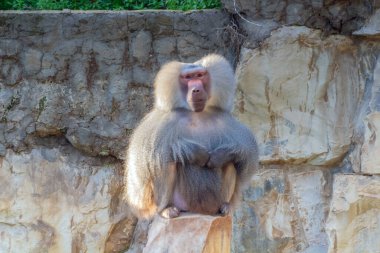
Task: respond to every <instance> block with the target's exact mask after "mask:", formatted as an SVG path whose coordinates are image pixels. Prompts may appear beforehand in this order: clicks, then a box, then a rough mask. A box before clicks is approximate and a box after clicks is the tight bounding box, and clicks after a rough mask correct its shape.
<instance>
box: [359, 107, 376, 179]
mask: <svg viewBox="0 0 380 253" xmlns="http://www.w3.org/2000/svg"><path fill="white" fill-rule="evenodd" d="M364 139H365V142H364V144H363V146H362V149H361V151H362V155H361V172H362V173H365V174H380V112H373V113H371V114H369V115H368V116H367V118H366V119H365V135H364Z"/></svg>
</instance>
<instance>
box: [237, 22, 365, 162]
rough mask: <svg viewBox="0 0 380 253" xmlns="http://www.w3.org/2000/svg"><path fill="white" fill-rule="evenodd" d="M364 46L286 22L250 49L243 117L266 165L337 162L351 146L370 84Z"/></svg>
mask: <svg viewBox="0 0 380 253" xmlns="http://www.w3.org/2000/svg"><path fill="white" fill-rule="evenodd" d="M358 64H359V55H358V49H357V47H356V46H355V45H354V44H353V42H352V41H351V40H350V39H348V38H346V37H343V36H331V37H328V38H326V39H321V34H320V32H318V31H315V30H310V29H307V28H302V27H300V28H296V27H289V28H282V29H279V30H277V31H275V32H273V33H272V35H271V37H270V39H268V40H266V41H265V42H264V44H263V45H262V46H261V47H260V48H257V49H254V50H251V51H249V50H247V51H243V53H242V59H241V63H240V67H239V70H238V71H237V76H238V85H239V88H238V89H239V94H238V99H237V108H236V114H237V116H238V117H239V118H240V119H241V120H242V121H243V122H245V123H246V124H248V125H249V126H251V128H252V129H253V131H254V132H255V134H256V137H257V139H258V142H259V143H260V147H261V150H260V151H261V153H260V154H261V161H262V162H263V163H274V162H275V163H279V162H281V163H290V164H302V163H307V164H311V165H333V164H334V163H336V162H339V161H341V160H342V158H343V157H344V156H345V155H346V153H347V151H348V150H349V148H350V144H351V138H352V135H353V130H354V129H353V122H354V119H355V115H356V111H357V110H358V108H357V105H358V104H359V102H360V100H361V97H362V94H363V90H364V82H363V78H362V76H361V74H360V72H358V71H356V69H357V66H358Z"/></svg>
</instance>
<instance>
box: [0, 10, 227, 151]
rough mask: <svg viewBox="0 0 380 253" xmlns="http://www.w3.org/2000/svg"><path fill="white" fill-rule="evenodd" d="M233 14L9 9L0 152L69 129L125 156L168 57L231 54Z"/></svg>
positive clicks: (1, 70) (4, 22)
mask: <svg viewBox="0 0 380 253" xmlns="http://www.w3.org/2000/svg"><path fill="white" fill-rule="evenodd" d="M205 20H207V22H208V25H207V26H205V25H204V23H203V22H205ZM228 22H229V20H228V16H227V15H225V14H224V13H222V12H221V11H214V10H210V11H202V12H188V13H186V14H183V13H181V12H170V11H167V12H61V13H59V12H33V13H29V14H26V15H24V14H22V13H20V12H5V13H1V28H0V104H1V105H3V106H1V107H0V127H1V128H2V129H3V131H2V132H3V133H2V135H3V136H1V135H0V143H1V146H0V154H4V152H5V149H6V148H10V149H13V150H16V151H22V150H27V149H28V146H31V143H30V140H29V139H30V137H31V136H64V137H65V138H66V139H67V140H68V141H69V142H70V143H71V144H72V145H73V146H74V147H75V148H77V149H78V150H81V151H84V152H86V153H87V154H90V155H101V156H108V155H112V156H115V157H118V158H121V159H123V156H124V149H125V147H126V146H127V143H128V137H129V135H130V133H131V131H132V130H133V128H134V127H135V126H136V124H137V123H138V121H139V120H140V119H141V118H142V116H143V115H144V114H145V113H146V112H147V111H148V110H149V108H150V107H151V106H152V103H153V98H152V96H151V93H152V81H153V78H154V76H155V74H156V72H157V70H158V69H159V67H160V66H161V64H163V63H165V62H167V61H171V60H175V59H177V60H181V61H194V60H195V59H199V58H200V57H202V56H203V55H205V54H208V53H212V52H219V53H223V52H224V53H223V54H225V55H227V56H228V54H229V53H228V52H229V51H228V49H227V48H226V47H224V43H225V39H227V38H225V36H224V33H223V29H222V28H223V27H224V26H225V25H226V24H228ZM219 28H220V29H219ZM168 37H170V39H169V41H168V43H167V44H166V41H167V38H168ZM164 42H165V43H164Z"/></svg>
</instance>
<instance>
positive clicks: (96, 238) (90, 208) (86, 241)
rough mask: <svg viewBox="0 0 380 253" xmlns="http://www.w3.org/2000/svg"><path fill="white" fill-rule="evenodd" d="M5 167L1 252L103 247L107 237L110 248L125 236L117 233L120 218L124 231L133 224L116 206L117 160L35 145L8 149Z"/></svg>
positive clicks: (1, 174)
mask: <svg viewBox="0 0 380 253" xmlns="http://www.w3.org/2000/svg"><path fill="white" fill-rule="evenodd" d="M107 163H108V164H107ZM0 168H1V170H0V185H1V191H0V241H1V243H0V252H62V253H63V252H84V251H87V252H104V251H105V246H106V242H107V241H108V243H107V248H108V249H112V248H114V246H112V244H116V243H119V242H120V241H122V240H119V241H117V240H115V236H113V235H112V234H113V233H112V232H113V231H114V229H113V228H114V227H115V226H116V225H117V224H118V223H119V222H121V223H123V227H124V234H125V235H128V233H129V234H131V233H132V231H133V229H134V222H135V221H134V219H132V218H130V219H128V217H127V214H128V212H127V210H126V208H125V207H124V208H122V206H121V205H120V206H119V207H116V205H115V201H116V202H117V197H118V192H119V191H120V187H121V182H120V178H121V177H120V175H119V174H120V164H118V163H115V162H112V161H111V160H110V161H108V162H107V161H106V160H103V161H101V160H98V159H90V158H88V159H86V158H84V157H83V156H81V155H80V154H79V153H78V152H77V151H75V150H74V149H73V148H68V149H58V148H52V149H49V148H35V149H33V150H32V151H31V152H30V153H20V154H16V153H14V152H12V151H8V152H7V154H6V156H5V157H4V158H1V159H0ZM128 230H129V232H128ZM109 237H110V238H111V240H108V238H109ZM126 237H128V236H126ZM129 237H130V235H129ZM122 242H123V243H124V246H127V245H128V241H125V240H124V241H122ZM106 252H107V251H106ZM108 252H110V251H108Z"/></svg>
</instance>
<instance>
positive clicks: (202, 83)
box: [179, 66, 210, 112]
mask: <svg viewBox="0 0 380 253" xmlns="http://www.w3.org/2000/svg"><path fill="white" fill-rule="evenodd" d="M179 80H180V83H181V85H182V87H183V90H184V91H185V92H186V101H187V103H188V104H189V105H190V108H191V109H192V110H193V111H194V112H202V111H203V110H204V108H205V106H206V102H207V100H208V98H209V97H210V95H209V94H210V75H209V73H208V72H207V70H206V69H205V68H202V67H199V66H195V67H192V68H188V69H184V70H183V71H182V72H181V74H180V77H179Z"/></svg>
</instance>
